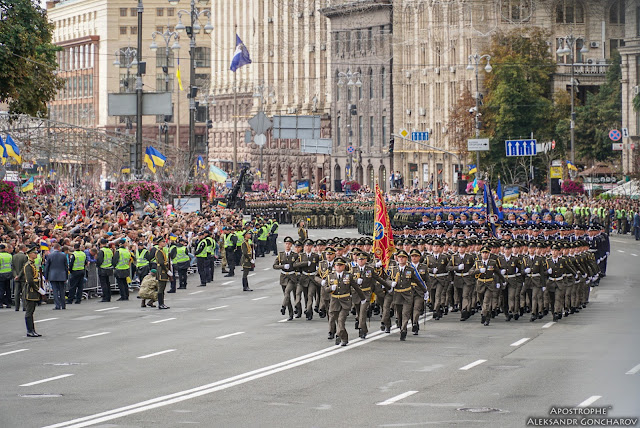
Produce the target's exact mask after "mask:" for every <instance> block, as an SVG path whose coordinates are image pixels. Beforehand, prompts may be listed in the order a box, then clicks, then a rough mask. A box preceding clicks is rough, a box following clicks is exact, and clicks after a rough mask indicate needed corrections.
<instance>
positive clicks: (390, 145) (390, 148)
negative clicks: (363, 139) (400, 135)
mask: <svg viewBox="0 0 640 428" xmlns="http://www.w3.org/2000/svg"><path fill="white" fill-rule="evenodd" d="M394 143H395V140H394V139H393V138H392V139H391V140H389V153H393V144H394Z"/></svg>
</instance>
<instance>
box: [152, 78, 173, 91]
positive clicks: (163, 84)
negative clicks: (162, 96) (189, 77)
mask: <svg viewBox="0 0 640 428" xmlns="http://www.w3.org/2000/svg"><path fill="white" fill-rule="evenodd" d="M173 76H174V74H173V73H167V74H166V75H165V74H164V73H156V91H158V92H173ZM167 77H168V78H169V79H168V80H169V82H167V80H166V78H167ZM167 83H168V86H169V88H168V89H167Z"/></svg>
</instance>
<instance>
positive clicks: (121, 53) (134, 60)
mask: <svg viewBox="0 0 640 428" xmlns="http://www.w3.org/2000/svg"><path fill="white" fill-rule="evenodd" d="M114 55H115V57H116V59H115V61H113V65H114V66H116V67H118V68H122V67H125V68H126V69H127V77H126V79H125V81H124V82H121V85H122V86H123V87H124V91H125V92H131V67H133V66H137V65H138V50H137V49H132V48H131V47H129V46H127V47H126V48H124V49H118V50H116V52H115V54H114ZM120 58H122V59H123V62H120ZM125 120H126V125H125V129H126V131H125V132H126V133H128V132H129V130H130V129H131V116H126V118H125ZM130 154H131V153H130ZM129 166H130V167H131V169H132V170H134V172H135V167H136V161H135V159H132V158H131V157H130V159H129Z"/></svg>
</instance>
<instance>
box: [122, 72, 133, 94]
mask: <svg viewBox="0 0 640 428" xmlns="http://www.w3.org/2000/svg"><path fill="white" fill-rule="evenodd" d="M135 87H136V76H135V74H133V75H132V74H131V73H129V78H128V79H127V73H120V92H133V90H134V89H135Z"/></svg>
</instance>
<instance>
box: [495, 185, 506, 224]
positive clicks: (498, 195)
mask: <svg viewBox="0 0 640 428" xmlns="http://www.w3.org/2000/svg"><path fill="white" fill-rule="evenodd" d="M502 197H503V194H502V183H500V178H499V177H498V187H497V188H496V199H497V200H498V201H497V202H496V205H497V206H498V212H497V214H498V219H500V220H504V214H503V213H502Z"/></svg>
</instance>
